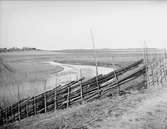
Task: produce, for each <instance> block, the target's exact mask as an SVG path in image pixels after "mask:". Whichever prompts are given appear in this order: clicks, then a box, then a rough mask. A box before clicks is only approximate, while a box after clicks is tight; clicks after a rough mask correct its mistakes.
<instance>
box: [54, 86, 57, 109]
mask: <svg viewBox="0 0 167 129" xmlns="http://www.w3.org/2000/svg"><path fill="white" fill-rule="evenodd" d="M54 93H55V94H54V96H55V97H54V103H55V110H56V109H57V88H56V89H55V92H54Z"/></svg>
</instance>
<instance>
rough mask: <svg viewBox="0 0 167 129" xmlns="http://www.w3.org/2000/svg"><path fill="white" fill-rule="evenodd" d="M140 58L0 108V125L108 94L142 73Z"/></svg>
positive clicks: (142, 65)
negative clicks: (124, 65)
mask: <svg viewBox="0 0 167 129" xmlns="http://www.w3.org/2000/svg"><path fill="white" fill-rule="evenodd" d="M145 71H146V70H145V65H144V64H143V60H139V61H137V62H135V63H132V64H130V65H128V66H126V67H124V68H120V69H118V70H115V71H112V72H110V73H108V74H105V75H102V74H100V75H98V76H95V77H93V78H91V79H89V80H84V77H83V78H80V79H79V80H76V81H71V82H70V83H68V84H65V85H63V86H58V87H56V88H54V89H52V90H49V91H46V92H44V93H42V94H39V95H37V96H34V97H31V98H26V99H23V100H20V101H19V102H17V103H15V104H12V105H11V106H9V107H6V108H4V109H2V110H1V111H0V125H3V124H7V123H11V122H14V121H18V120H21V119H24V118H26V117H29V116H33V115H36V114H40V113H45V112H49V111H54V110H59V109H64V108H67V107H69V106H71V105H74V104H78V103H81V102H83V101H86V102H89V101H92V100H95V99H97V98H99V97H101V96H107V95H112V94H113V91H114V90H116V91H118V90H119V93H120V87H123V85H124V84H125V83H127V82H130V81H132V80H134V79H136V78H138V77H140V76H141V75H144V73H145Z"/></svg>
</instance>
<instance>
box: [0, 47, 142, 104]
mask: <svg viewBox="0 0 167 129" xmlns="http://www.w3.org/2000/svg"><path fill="white" fill-rule="evenodd" d="M93 55H94V51H92V50H61V51H27V52H26V51H25V52H10V53H1V54H0V57H1V58H2V59H3V62H4V64H7V66H8V67H10V68H11V69H12V70H11V71H8V72H7V71H6V70H3V69H5V68H1V71H0V72H1V73H0V76H1V78H0V99H1V100H0V102H1V106H4V105H5V106H6V105H9V104H11V103H13V102H16V101H17V100H18V98H17V96H18V86H19V91H20V98H25V97H28V96H33V95H36V94H38V93H41V92H43V90H44V85H45V80H46V79H47V78H48V76H49V75H50V74H52V73H56V72H59V71H61V70H63V68H61V67H60V66H56V67H55V66H51V65H49V64H46V63H45V62H48V61H56V62H60V63H67V64H82V65H94V64H95V63H94V56H93ZM141 58H143V50H142V49H139V50H136V49H135V50H133V49H132V50H108V49H100V50H97V60H98V65H100V66H106V67H113V63H114V64H115V65H116V66H117V67H123V66H125V65H127V64H129V63H132V62H134V61H136V60H139V59H141ZM1 65H2V64H1Z"/></svg>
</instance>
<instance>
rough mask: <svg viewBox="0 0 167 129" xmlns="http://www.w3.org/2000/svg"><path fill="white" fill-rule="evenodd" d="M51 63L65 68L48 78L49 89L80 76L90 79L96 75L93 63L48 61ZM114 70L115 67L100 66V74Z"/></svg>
mask: <svg viewBox="0 0 167 129" xmlns="http://www.w3.org/2000/svg"><path fill="white" fill-rule="evenodd" d="M47 63H49V64H50V65H54V66H60V67H63V68H64V69H63V70H62V71H60V72H58V73H54V74H51V75H50V76H49V78H48V79H47V84H46V86H47V90H48V89H52V88H54V87H56V86H58V85H63V84H66V83H68V82H70V81H73V80H77V79H79V78H80V77H85V79H89V78H91V77H94V76H96V68H95V66H91V65H72V64H63V63H58V62H54V61H51V62H47ZM111 71H113V68H109V67H101V66H100V67H98V74H107V73H109V72H111Z"/></svg>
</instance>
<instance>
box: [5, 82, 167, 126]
mask: <svg viewBox="0 0 167 129" xmlns="http://www.w3.org/2000/svg"><path fill="white" fill-rule="evenodd" d="M166 120H167V87H166V86H165V85H164V86H163V87H155V88H149V89H146V90H143V91H140V92H138V91H133V92H132V93H131V94H129V95H124V96H116V97H114V98H111V97H108V98H105V99H102V100H97V101H95V102H92V103H84V104H82V105H79V106H76V107H72V108H69V109H66V110H63V111H55V112H54V113H48V114H42V115H38V116H35V117H30V118H27V119H24V120H22V121H20V123H19V122H15V123H14V124H11V125H8V126H6V127H2V128H6V129H18V128H21V129H166V128H167V123H166Z"/></svg>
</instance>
